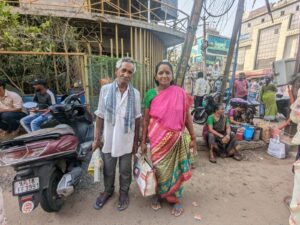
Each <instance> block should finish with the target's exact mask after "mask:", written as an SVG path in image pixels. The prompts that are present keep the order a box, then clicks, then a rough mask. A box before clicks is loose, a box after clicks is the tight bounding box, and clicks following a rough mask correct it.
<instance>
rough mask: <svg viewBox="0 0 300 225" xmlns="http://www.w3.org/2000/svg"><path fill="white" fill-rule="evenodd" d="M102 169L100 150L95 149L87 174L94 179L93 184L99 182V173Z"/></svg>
mask: <svg viewBox="0 0 300 225" xmlns="http://www.w3.org/2000/svg"><path fill="white" fill-rule="evenodd" d="M102 168H103V161H102V158H101V153H100V149H99V148H97V149H96V150H95V151H94V152H93V155H92V158H91V162H90V164H89V167H88V172H89V174H90V175H91V176H93V177H94V182H95V183H97V182H100V173H101V170H102Z"/></svg>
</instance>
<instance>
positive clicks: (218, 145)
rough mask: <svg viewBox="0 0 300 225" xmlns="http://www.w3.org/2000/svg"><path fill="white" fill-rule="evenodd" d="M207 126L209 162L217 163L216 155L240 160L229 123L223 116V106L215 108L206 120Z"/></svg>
mask: <svg viewBox="0 0 300 225" xmlns="http://www.w3.org/2000/svg"><path fill="white" fill-rule="evenodd" d="M207 126H208V132H209V133H208V145H209V161H210V162H212V163H216V162H217V160H216V155H220V156H221V157H223V158H225V157H233V158H234V159H236V160H238V161H240V160H242V156H241V155H240V153H239V151H238V148H237V142H236V141H235V137H234V134H233V133H232V132H231V128H230V121H229V119H228V118H227V117H226V116H225V115H224V106H223V104H217V105H216V106H215V109H214V113H213V114H212V115H210V116H209V117H208V119H207Z"/></svg>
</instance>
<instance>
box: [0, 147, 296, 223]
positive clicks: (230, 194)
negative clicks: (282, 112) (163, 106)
mask: <svg viewBox="0 0 300 225" xmlns="http://www.w3.org/2000/svg"><path fill="white" fill-rule="evenodd" d="M243 155H244V157H245V159H244V161H242V162H237V161H234V160H233V159H219V158H218V163H217V164H215V165H214V164H211V163H209V162H208V160H207V152H203V151H201V152H200V153H199V156H198V159H197V162H196V166H197V167H196V169H194V170H193V177H192V179H191V180H190V181H189V182H187V183H186V185H185V191H184V207H185V212H184V214H183V215H182V216H180V217H179V218H175V217H174V216H172V215H171V207H170V205H168V204H167V203H164V204H163V208H162V209H161V210H159V211H157V212H155V211H153V210H152V209H151V208H150V202H151V201H150V199H149V198H143V197H142V196H141V195H140V193H139V191H138V189H137V185H136V183H135V182H133V183H132V186H131V191H130V205H129V208H128V209H127V210H126V211H124V212H118V211H117V210H116V204H117V200H118V193H115V195H114V196H113V198H112V199H111V200H110V201H109V202H108V203H107V205H105V207H104V208H103V209H102V210H100V211H96V210H94V209H93V207H92V206H93V204H94V200H95V197H96V196H97V193H98V192H99V190H101V189H102V188H103V187H102V185H93V184H91V183H90V180H89V179H88V178H86V179H85V180H84V181H83V182H82V184H80V185H79V188H78V189H77V191H76V192H75V193H74V194H73V195H72V196H71V197H69V198H67V200H66V202H65V205H64V206H63V208H62V210H61V211H60V212H59V213H53V214H49V213H46V212H44V211H43V210H42V209H41V208H40V207H38V208H37V209H36V210H35V211H34V212H32V213H31V214H30V215H23V214H22V213H21V212H20V211H19V209H18V202H17V198H15V197H13V196H12V194H11V183H10V182H11V179H12V176H13V173H14V172H13V171H12V169H9V168H5V169H0V184H1V187H2V188H3V191H4V204H5V211H6V216H7V219H8V224H9V225H18V224H22V225H25V224H28V225H40V224H51V225H60V224H64V225H74V224H78V225H92V224H102V225H108V224H109V225H121V224H122V225H127V224H128V225H140V224H147V225H152V224H153V225H156V224H157V225H158V224H160V225H165V224H172V225H177V224H178V225H179V224H180V225H181V224H186V225H192V224H201V225H241V224H243V225H286V224H288V217H289V212H288V210H287V208H286V207H285V206H284V204H283V203H282V200H283V198H284V197H285V196H286V195H289V194H291V193H292V184H293V175H292V173H291V165H292V163H293V159H294V156H293V155H291V154H290V156H289V157H288V158H287V159H285V160H279V159H275V158H272V157H271V156H268V155H267V154H266V152H265V151H264V150H257V151H243ZM195 203H196V204H195ZM195 205H197V206H195ZM195 215H200V216H201V220H196V219H195V218H194V217H195Z"/></svg>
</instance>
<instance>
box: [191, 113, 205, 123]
mask: <svg viewBox="0 0 300 225" xmlns="http://www.w3.org/2000/svg"><path fill="white" fill-rule="evenodd" d="M197 114H198V113H197V112H195V113H194V114H193V122H194V123H197V124H201V125H203V124H205V123H206V121H207V118H208V115H207V113H206V112H204V113H203V114H202V115H201V116H199V115H197Z"/></svg>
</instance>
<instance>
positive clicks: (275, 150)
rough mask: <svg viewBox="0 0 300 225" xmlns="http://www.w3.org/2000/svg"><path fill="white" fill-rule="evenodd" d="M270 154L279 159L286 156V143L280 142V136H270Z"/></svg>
mask: <svg viewBox="0 0 300 225" xmlns="http://www.w3.org/2000/svg"><path fill="white" fill-rule="evenodd" d="M268 154H269V155H271V156H273V157H276V158H278V159H284V158H285V157H286V152H285V144H283V143H281V142H280V140H279V137H278V136H277V137H276V138H270V143H269V147H268Z"/></svg>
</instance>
